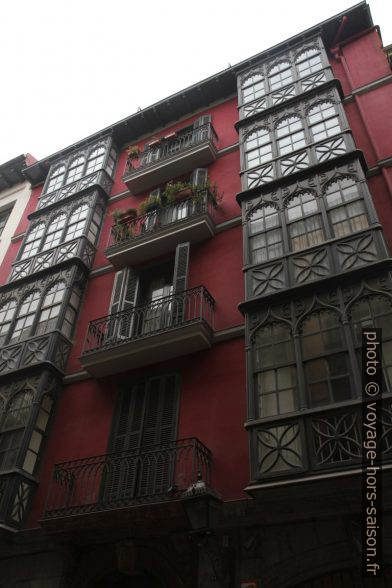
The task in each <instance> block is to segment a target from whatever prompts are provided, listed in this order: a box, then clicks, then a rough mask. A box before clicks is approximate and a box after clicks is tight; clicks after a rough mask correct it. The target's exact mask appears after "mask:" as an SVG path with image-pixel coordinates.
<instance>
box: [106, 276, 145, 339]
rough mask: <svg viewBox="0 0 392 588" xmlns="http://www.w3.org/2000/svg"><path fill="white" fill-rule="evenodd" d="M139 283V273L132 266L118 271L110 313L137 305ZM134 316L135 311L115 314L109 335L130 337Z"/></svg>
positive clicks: (110, 322)
mask: <svg viewBox="0 0 392 588" xmlns="http://www.w3.org/2000/svg"><path fill="white" fill-rule="evenodd" d="M138 283H139V280H138V275H137V273H136V272H135V271H134V270H133V269H132V268H128V267H127V268H124V269H123V270H120V271H119V272H116V275H115V277H114V284H113V292H112V298H111V301H110V309H109V314H111V315H114V314H115V313H117V312H120V311H121V310H127V309H128V308H132V307H133V306H135V305H136V299H137V291H138ZM134 318H135V317H134V315H133V313H129V314H126V315H123V316H119V317H116V316H113V317H112V318H111V319H110V321H109V326H108V336H109V337H113V336H120V337H129V336H130V335H131V332H132V328H133V325H134Z"/></svg>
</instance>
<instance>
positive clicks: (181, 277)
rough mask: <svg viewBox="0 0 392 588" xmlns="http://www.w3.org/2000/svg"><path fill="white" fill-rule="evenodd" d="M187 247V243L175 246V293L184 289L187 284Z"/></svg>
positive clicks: (188, 245)
mask: <svg viewBox="0 0 392 588" xmlns="http://www.w3.org/2000/svg"><path fill="white" fill-rule="evenodd" d="M189 247H190V244H189V243H180V244H179V245H177V248H176V258H175V262H174V276H173V289H174V293H175V294H177V293H178V292H182V291H183V290H186V289H187V286H188V265H189Z"/></svg>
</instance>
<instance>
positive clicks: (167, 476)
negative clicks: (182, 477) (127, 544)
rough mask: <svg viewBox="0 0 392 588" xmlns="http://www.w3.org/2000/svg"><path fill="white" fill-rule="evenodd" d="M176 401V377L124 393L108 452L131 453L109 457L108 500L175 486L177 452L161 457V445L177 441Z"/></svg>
mask: <svg viewBox="0 0 392 588" xmlns="http://www.w3.org/2000/svg"><path fill="white" fill-rule="evenodd" d="M178 402H179V394H178V384H177V376H176V375H174V374H171V375H168V376H164V377H160V378H151V379H150V380H147V381H146V382H140V383H139V384H137V385H135V386H133V388H132V390H124V391H123V393H122V396H121V399H120V403H119V410H118V413H117V417H116V419H115V426H114V432H113V433H114V434H113V435H112V440H111V444H110V451H114V452H115V453H121V452H126V451H129V452H130V454H129V457H128V456H123V457H122V458H120V456H119V457H118V458H116V457H115V456H112V455H111V456H110V457H108V461H107V469H106V476H104V478H103V492H102V494H103V496H104V498H105V500H106V501H114V500H121V499H123V498H131V497H134V496H146V495H151V494H159V493H165V492H167V491H168V489H169V488H170V486H172V485H173V482H172V478H173V473H174V465H175V461H176V455H175V451H174V449H173V450H171V451H162V452H161V451H160V449H161V447H160V446H163V445H165V444H166V445H167V444H168V443H170V442H172V441H174V440H175V435H176V426H177V413H178Z"/></svg>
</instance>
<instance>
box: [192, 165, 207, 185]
mask: <svg viewBox="0 0 392 588" xmlns="http://www.w3.org/2000/svg"><path fill="white" fill-rule="evenodd" d="M207 179H208V169H207V168H205V167H198V168H197V169H194V170H193V172H192V180H191V183H192V186H194V187H195V188H198V189H199V190H201V189H203V188H205V187H206V184H207Z"/></svg>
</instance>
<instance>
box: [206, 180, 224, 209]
mask: <svg viewBox="0 0 392 588" xmlns="http://www.w3.org/2000/svg"><path fill="white" fill-rule="evenodd" d="M206 188H207V190H208V192H209V194H210V198H211V201H212V205H213V206H214V208H217V207H218V206H219V205H220V204H221V202H222V200H223V192H219V188H218V184H217V183H216V182H214V183H213V184H211V182H210V179H209V178H208V179H207V182H206Z"/></svg>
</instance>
